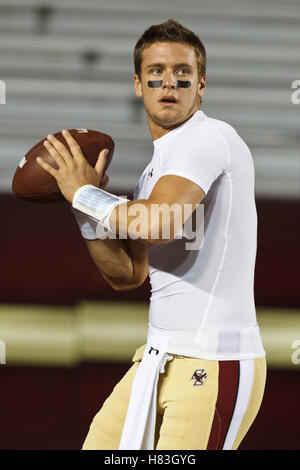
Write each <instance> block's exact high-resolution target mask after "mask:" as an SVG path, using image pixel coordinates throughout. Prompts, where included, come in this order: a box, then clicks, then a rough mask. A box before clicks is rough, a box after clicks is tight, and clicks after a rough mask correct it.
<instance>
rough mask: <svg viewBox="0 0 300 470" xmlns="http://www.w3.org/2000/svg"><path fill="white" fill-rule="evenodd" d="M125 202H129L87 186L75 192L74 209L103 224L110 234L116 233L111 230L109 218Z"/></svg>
mask: <svg viewBox="0 0 300 470" xmlns="http://www.w3.org/2000/svg"><path fill="white" fill-rule="evenodd" d="M125 202H126V203H127V202H128V200H127V199H125V198H121V197H118V196H115V195H114V194H111V193H108V192H106V191H104V190H103V189H100V188H96V186H93V185H92V184H85V185H83V186H81V187H80V188H79V189H77V191H76V192H75V194H74V196H73V201H72V207H73V208H74V209H78V210H79V211H81V212H83V213H84V214H87V215H89V216H90V217H92V218H93V219H94V220H95V221H98V222H101V224H103V226H104V227H105V228H107V229H108V230H109V231H110V232H112V233H115V232H113V231H112V230H111V227H110V223H109V217H110V214H111V213H112V211H113V209H114V208H115V207H116V206H118V205H119V204H122V203H125Z"/></svg>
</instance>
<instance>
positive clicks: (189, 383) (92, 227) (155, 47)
mask: <svg viewBox="0 0 300 470" xmlns="http://www.w3.org/2000/svg"><path fill="white" fill-rule="evenodd" d="M134 58H135V76H134V81H135V92H136V95H137V97H138V98H142V99H143V102H144V106H145V111H146V114H147V119H148V124H149V129H150V132H151V135H152V139H153V146H154V154H153V158H152V160H151V162H150V163H149V165H148V166H147V168H146V169H145V171H144V173H143V174H142V176H141V178H140V180H139V182H138V185H137V188H136V191H135V194H134V200H133V201H130V202H128V201H126V200H122V199H120V198H118V197H117V196H115V195H112V194H110V193H107V192H106V191H104V190H103V188H104V187H105V186H106V184H107V182H108V178H107V176H106V175H103V168H104V163H105V155H104V153H105V152H104V151H103V152H101V153H100V155H99V159H98V162H97V164H96V166H95V168H92V167H91V166H90V165H89V164H88V163H87V161H86V160H85V158H84V156H83V154H82V152H81V150H80V148H79V146H78V145H77V144H76V142H75V141H74V139H73V138H72V137H71V136H70V135H69V134H68V133H65V138H66V142H67V144H68V146H69V149H68V148H67V147H65V146H64V145H62V144H61V143H60V142H59V141H57V140H56V139H55V138H53V137H52V138H49V141H50V142H51V143H46V144H45V145H46V147H47V148H48V150H49V152H50V153H51V155H52V156H53V157H54V159H55V160H56V163H57V165H58V167H59V169H58V170H54V169H53V168H52V167H50V166H49V165H47V164H46V163H44V162H42V161H40V164H41V166H42V167H43V168H44V169H45V170H46V171H49V173H51V174H52V175H53V176H54V177H55V178H56V179H57V182H58V184H59V186H60V189H61V191H62V193H63V194H64V196H65V197H66V199H67V200H68V201H70V202H71V203H72V206H73V210H74V211H75V213H76V215H77V219H78V222H79V224H80V227H81V231H82V234H83V236H84V237H85V238H86V240H87V247H88V249H89V252H90V254H91V256H92V258H93V260H94V261H95V263H96V265H97V266H98V268H99V270H100V272H101V274H102V275H103V276H104V278H105V279H106V280H107V281H108V282H109V284H110V285H111V286H112V287H114V288H115V289H116V290H117V291H119V290H125V289H133V288H135V287H137V286H139V285H141V284H142V283H143V282H144V280H145V279H146V277H147V275H148V273H149V274H150V280H151V287H152V291H151V299H150V311H149V330H148V335H147V344H146V345H145V346H142V347H141V348H139V349H138V350H137V351H136V353H135V355H134V358H133V362H134V364H133V366H132V367H131V369H130V370H129V371H128V372H127V374H126V375H125V376H124V377H123V379H122V380H121V381H120V382H119V384H117V386H116V387H115V388H114V390H113V392H112V394H111V395H110V397H109V398H108V399H107V400H106V401H105V403H104V405H103V407H102V409H101V410H100V411H99V413H97V415H96V416H95V418H94V420H93V422H92V424H91V427H90V431H89V433H88V435H87V438H86V440H85V443H84V445H83V449H157V450H158V449H167V450H170V449H175V450H179V449H185V450H187V449H192V450H196V449H236V448H237V447H238V446H239V444H240V442H241V440H242V439H243V437H244V436H245V434H246V432H247V431H248V429H249V427H250V426H251V424H252V422H253V420H254V419H255V416H256V414H257V412H258V410H259V408H260V404H261V401H262V397H263V392H264V386H265V376H266V363H265V352H264V349H263V346H262V342H261V337H260V333H259V329H258V326H257V323H256V312H255V304H254V294H253V281H254V268H255V257H256V229H257V216H256V208H255V199H254V168H253V161H252V157H251V153H250V151H249V149H248V147H247V146H246V144H245V143H244V142H243V140H242V139H241V138H240V137H239V135H238V134H237V132H236V131H235V130H234V129H233V128H232V127H231V126H230V125H229V124H226V123H225V122H222V121H219V120H216V119H212V118H208V117H207V116H206V115H205V114H204V113H203V112H202V111H201V110H200V106H201V98H202V96H203V94H204V90H205V78H206V76H205V73H206V66H205V64H206V53H205V48H204V46H203V44H202V42H201V41H200V39H199V38H198V37H197V36H196V35H195V34H194V33H193V32H191V31H190V30H188V29H187V28H185V27H183V26H182V25H181V24H179V23H178V22H176V21H174V20H168V21H167V22H165V23H163V24H160V25H153V26H151V27H150V28H148V30H147V31H145V33H144V34H143V35H142V37H141V38H140V39H139V41H138V42H137V44H136V47H135V51H134ZM99 185H100V189H99ZM201 202H202V204H201V205H200V203H201ZM174 205H175V206H176V207H177V208H179V212H177V215H174V214H173V212H172V211H169V212H168V210H169V209H170V207H173V206H174ZM186 207H188V208H189V211H187V212H185V208H186ZM157 208H160V209H162V217H157ZM203 208H204V237H203V239H200V241H201V243H199V237H198V242H197V244H196V247H195V246H192V247H191V245H188V244H187V240H188V238H189V237H188V235H189V234H187V231H186V224H187V222H190V221H191V220H193V221H194V222H195V221H196V230H195V232H194V233H195V234H196V236H195V238H196V239H197V235H199V234H201V230H202V229H203V223H201V214H203V212H201V210H200V209H203ZM153 209H154V210H153ZM167 212H168V215H169V217H164V215H166V213H167ZM179 216H180V217H179ZM199 217H200V219H199ZM178 220H180V221H181V222H180V224H179V225H178ZM199 220H200V224H199ZM202 222H203V218H202ZM176 223H177V225H176ZM101 226H102V227H105V228H106V229H107V230H109V231H110V232H109V233H114V234H117V236H116V237H115V238H108V237H106V238H103V239H100V238H99V231H98V230H99V227H101ZM168 231H169V236H168V237H166V236H165V233H166V232H168ZM153 233H154V234H156V235H157V236H156V237H154V236H153Z"/></svg>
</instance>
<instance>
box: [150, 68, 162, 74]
mask: <svg viewBox="0 0 300 470" xmlns="http://www.w3.org/2000/svg"><path fill="white" fill-rule="evenodd" d="M156 70H159V71H160V70H161V69H158V68H156V69H152V70H151V73H153V74H154V72H155V71H156Z"/></svg>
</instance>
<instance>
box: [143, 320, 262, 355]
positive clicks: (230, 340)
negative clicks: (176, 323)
mask: <svg viewBox="0 0 300 470" xmlns="http://www.w3.org/2000/svg"><path fill="white" fill-rule="evenodd" d="M151 347H152V348H154V349H157V350H159V351H160V350H161V351H164V352H166V353H170V354H177V355H181V356H190V357H196V358H200V359H208V360H209V359H211V360H217V361H226V360H228V361H230V360H240V359H254V358H257V357H264V356H265V350H264V348H263V344H262V340H261V335H260V331H259V327H258V325H257V324H256V325H254V326H252V327H249V328H244V329H239V330H215V329H205V330H186V331H176V330H174V331H166V330H161V329H159V328H156V327H154V326H153V325H151V324H150V323H149V326H148V333H147V346H146V348H148V349H150V348H151Z"/></svg>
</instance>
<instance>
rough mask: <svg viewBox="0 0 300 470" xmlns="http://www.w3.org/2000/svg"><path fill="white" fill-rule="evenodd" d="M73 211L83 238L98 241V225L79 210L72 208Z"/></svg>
mask: <svg viewBox="0 0 300 470" xmlns="http://www.w3.org/2000/svg"><path fill="white" fill-rule="evenodd" d="M71 211H72V212H73V214H74V215H75V217H76V220H77V223H78V226H79V228H80V232H81V235H82V236H83V238H85V239H86V240H96V239H97V238H98V237H97V231H96V230H97V225H98V223H97V222H96V221H95V220H94V219H92V218H91V217H89V216H88V215H86V214H84V213H83V212H81V211H79V210H78V209H74V208H73V207H71Z"/></svg>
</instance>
